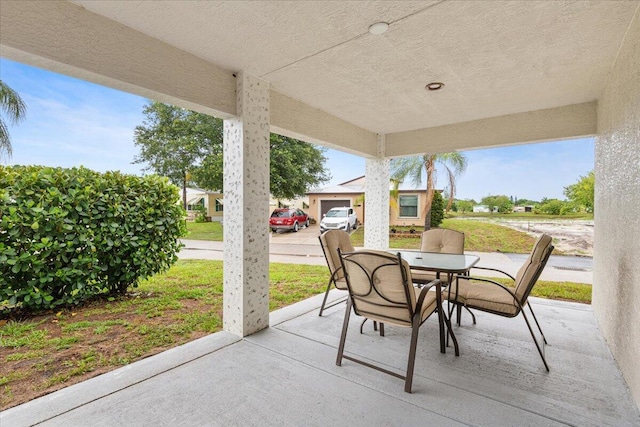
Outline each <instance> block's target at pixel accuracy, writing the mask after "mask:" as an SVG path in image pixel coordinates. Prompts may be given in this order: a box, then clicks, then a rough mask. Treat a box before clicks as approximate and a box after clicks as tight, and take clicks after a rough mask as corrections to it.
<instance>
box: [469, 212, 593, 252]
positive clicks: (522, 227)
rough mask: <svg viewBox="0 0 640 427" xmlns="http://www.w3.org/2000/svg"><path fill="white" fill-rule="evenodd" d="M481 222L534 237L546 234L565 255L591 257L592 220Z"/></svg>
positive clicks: (499, 219)
mask: <svg viewBox="0 0 640 427" xmlns="http://www.w3.org/2000/svg"><path fill="white" fill-rule="evenodd" d="M481 220H482V221H488V222H492V223H494V224H499V225H502V226H505V227H509V228H512V229H514V230H518V231H522V232H525V233H527V234H530V235H531V236H534V237H538V236H539V235H541V234H543V233H546V234H548V235H550V236H551V237H553V242H554V245H555V247H556V248H557V249H558V250H559V251H562V253H564V254H565V255H580V256H593V220H551V219H544V220H540V221H531V220H526V219H525V220H517V219H513V220H511V219H504V218H498V219H484V218H483V219H481Z"/></svg>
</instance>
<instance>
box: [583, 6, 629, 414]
mask: <svg viewBox="0 0 640 427" xmlns="http://www.w3.org/2000/svg"><path fill="white" fill-rule="evenodd" d="M595 175H596V200H595V243H594V251H595V252H594V255H595V256H594V261H595V264H594V272H593V283H594V287H593V308H594V311H595V313H596V316H597V319H598V322H599V324H600V327H601V329H602V331H603V333H604V336H605V338H606V339H607V342H608V344H609V347H610V349H611V352H612V353H613V356H614V358H615V359H616V361H617V363H618V366H619V367H620V370H621V371H622V373H623V375H624V378H625V380H626V382H627V384H628V386H629V388H630V389H631V392H632V394H633V397H634V399H635V401H636V403H637V404H638V406H640V262H638V255H639V254H640V215H639V212H640V11H636V14H635V17H634V20H633V22H632V24H631V26H630V28H629V30H628V32H627V34H626V37H625V41H624V43H623V45H622V47H621V50H620V52H619V54H618V57H617V59H616V62H615V64H614V67H613V69H612V70H611V77H610V80H609V82H608V84H607V86H606V88H605V91H604V93H603V95H602V97H601V98H600V100H599V102H598V137H597V141H596V168H595Z"/></svg>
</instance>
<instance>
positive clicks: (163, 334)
mask: <svg viewBox="0 0 640 427" xmlns="http://www.w3.org/2000/svg"><path fill="white" fill-rule="evenodd" d="M270 279H271V280H270V282H271V283H270V293H269V309H270V310H276V309H278V308H281V307H284V306H286V305H290V304H293V303H294V302H297V301H301V300H303V299H306V298H309V297H310V296H313V295H315V294H318V293H321V292H323V291H324V290H325V289H326V285H327V281H328V280H329V273H328V270H327V267H326V266H310V265H289V264H276V263H273V264H271V265H270ZM221 329H222V262H221V261H200V260H188V261H187V260H182V261H179V262H178V263H177V264H176V265H175V266H173V267H172V268H171V269H170V270H169V271H168V272H167V273H166V274H161V275H157V276H154V277H153V278H151V279H150V280H148V281H145V282H144V283H142V284H140V286H139V287H137V288H134V289H132V290H131V291H130V293H129V294H128V295H127V296H126V297H122V298H118V299H116V300H115V301H111V302H110V301H106V300H97V301H93V302H90V303H87V304H85V305H83V306H80V307H75V308H72V309H65V310H60V311H58V312H49V313H44V314H42V315H38V316H34V317H30V318H28V319H24V320H19V321H13V320H9V321H7V320H0V366H1V367H0V410H4V409H6V408H9V407H11V406H15V405H18V404H20V403H23V402H26V401H29V400H32V399H34V398H36V397H38V396H41V395H44V394H47V393H50V392H52V391H55V390H57V389H60V388H63V387H67V386H69V385H71V384H75V383H77V382H80V381H83V380H86V379H88V378H91V377H94V376H96V375H98V374H101V373H104V372H108V371H111V370H113V369H116V368H118V367H120V366H123V365H126V364H129V363H131V362H134V361H136V360H140V359H143V358H145V357H148V356H151V355H153V354H156V353H160V352H161V351H164V350H167V349H169V348H172V347H175V346H178V345H180V344H183V343H186V342H188V341H192V340H194V339H197V338H200V337H202V336H204V335H207V334H210V333H213V332H217V331H220V330H221Z"/></svg>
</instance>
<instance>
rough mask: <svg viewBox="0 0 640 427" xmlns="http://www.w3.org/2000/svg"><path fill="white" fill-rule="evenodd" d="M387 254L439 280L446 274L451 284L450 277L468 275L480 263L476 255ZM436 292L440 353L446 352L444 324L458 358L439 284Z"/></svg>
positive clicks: (395, 252) (415, 252)
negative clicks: (431, 273) (398, 255)
mask: <svg viewBox="0 0 640 427" xmlns="http://www.w3.org/2000/svg"><path fill="white" fill-rule="evenodd" d="M389 252H392V253H394V254H397V253H399V254H400V256H401V257H402V259H404V260H406V261H407V262H408V263H409V265H410V266H411V268H413V269H416V270H425V271H432V272H435V273H436V277H437V278H440V275H441V274H446V275H447V278H448V279H449V280H448V282H447V283H450V282H451V277H452V276H453V275H454V274H460V275H466V274H468V273H469V270H471V269H472V268H473V267H474V266H475V265H476V264H477V263H478V261H480V257H478V256H476V255H465V254H443V253H437V252H420V251H410V250H399V251H393V250H390V251H389ZM436 290H437V293H438V297H437V298H436V304H437V307H438V323H439V327H440V352H441V353H445V352H446V346H445V330H444V327H445V324H446V326H447V330H448V331H449V335H450V336H451V339H452V340H453V345H454V348H455V354H456V356H459V355H460V350H459V349H458V341H457V340H456V336H455V335H454V333H453V329H452V328H451V319H450V318H449V315H448V313H447V314H445V313H444V310H443V309H442V294H441V292H442V286H441V284H438V285H437V289H436Z"/></svg>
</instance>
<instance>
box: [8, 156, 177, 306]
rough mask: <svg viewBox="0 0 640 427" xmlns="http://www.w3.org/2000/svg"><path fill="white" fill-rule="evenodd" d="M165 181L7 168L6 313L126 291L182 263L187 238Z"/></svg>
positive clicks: (77, 170) (174, 195) (174, 190)
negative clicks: (179, 260)
mask: <svg viewBox="0 0 640 427" xmlns="http://www.w3.org/2000/svg"><path fill="white" fill-rule="evenodd" d="M178 200H179V194H178V188H177V187H175V186H173V185H171V184H169V183H168V181H167V180H166V179H165V178H160V177H157V176H147V177H136V176H131V175H123V174H121V173H119V172H107V173H105V174H100V173H97V172H94V171H91V170H89V169H85V168H73V169H62V168H50V167H42V166H14V167H3V166H0V311H2V310H11V309H15V308H24V309H47V308H53V307H56V306H60V305H68V304H76V303H78V302H80V301H82V300H84V299H86V298H90V297H93V296H95V295H99V294H108V293H115V292H125V291H126V290H127V288H128V287H129V286H137V283H138V281H139V280H140V279H144V278H147V277H149V276H151V275H153V274H155V273H158V272H162V271H165V270H166V269H168V268H169V267H170V266H171V265H172V264H173V263H174V262H175V261H176V260H177V252H178V251H179V249H180V244H179V242H178V240H177V239H178V238H179V237H181V236H183V235H184V234H185V232H186V228H185V224H184V211H183V209H182V207H181V206H180V205H179V204H178Z"/></svg>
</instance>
